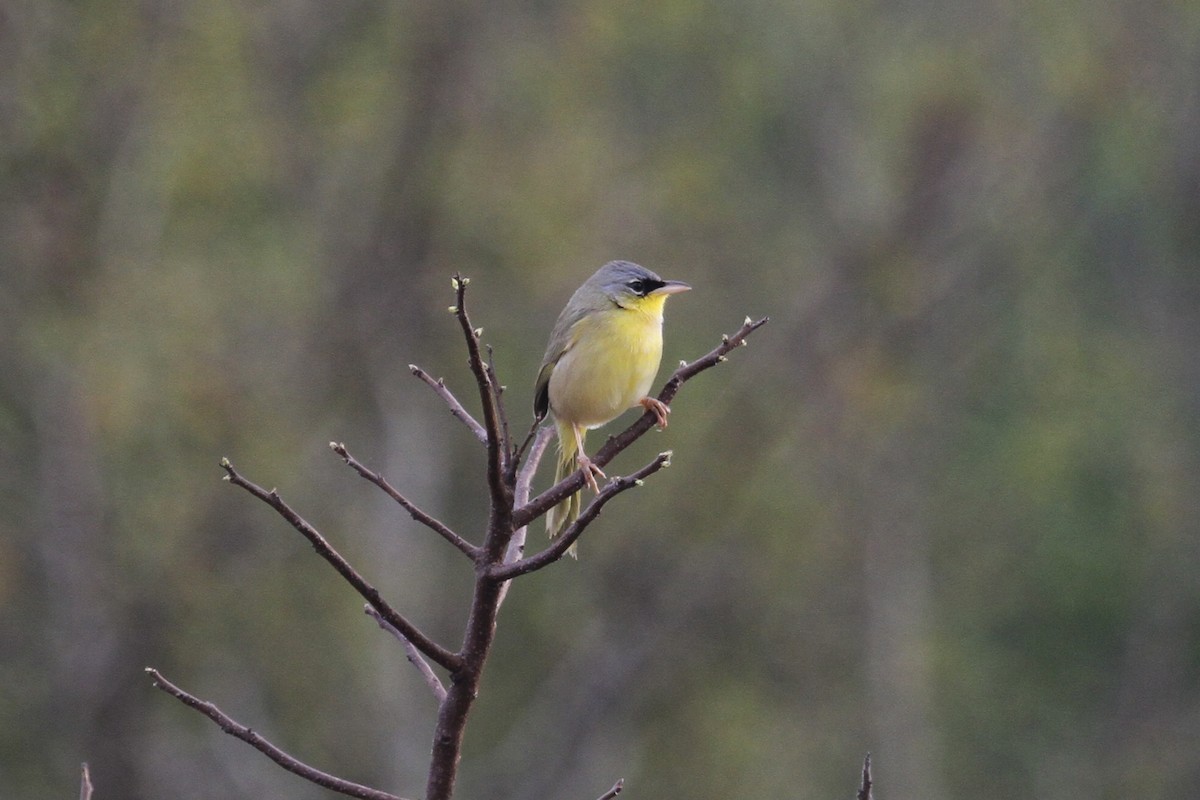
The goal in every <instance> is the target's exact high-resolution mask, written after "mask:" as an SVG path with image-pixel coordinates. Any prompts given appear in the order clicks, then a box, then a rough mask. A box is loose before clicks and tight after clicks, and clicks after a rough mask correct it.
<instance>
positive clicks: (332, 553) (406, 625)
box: [221, 458, 462, 672]
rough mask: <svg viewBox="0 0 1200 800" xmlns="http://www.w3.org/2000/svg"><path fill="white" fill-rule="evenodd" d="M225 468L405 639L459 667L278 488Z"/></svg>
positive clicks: (456, 660)
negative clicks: (357, 569) (305, 518)
mask: <svg viewBox="0 0 1200 800" xmlns="http://www.w3.org/2000/svg"><path fill="white" fill-rule="evenodd" d="M221 468H222V469H224V470H225V473H226V476H225V479H226V480H228V481H229V482H230V483H232V484H233V485H234V486H239V487H241V488H243V489H245V490H246V491H247V492H249V493H250V494H252V495H254V496H255V497H257V498H258V499H259V500H261V501H263V502H264V503H266V504H267V505H269V506H270V507H271V508H273V509H275V511H276V512H277V513H278V514H279V516H281V517H283V518H284V519H285V520H287V522H288V523H289V524H290V525H291V526H292V527H293V528H295V529H296V530H297V531H299V532H300V533H301V534H302V535H303V536H304V538H306V539H308V541H309V543H310V544H312V546H313V549H314V550H316V551H317V554H318V555H319V556H321V558H323V559H325V560H326V561H328V562H329V564H330V565H331V566H332V567H333V568H334V569H335V570H337V572H338V574H339V575H341V576H342V577H343V578H344V579H345V580H346V582H347V583H349V584H350V585H351V586H353V587H354V588H355V590H356V591H357V592H358V593H359V594H360V595H362V597H363V599H364V600H366V601H367V602H368V603H370V604H371V605H372V606H373V607H374V608H375V610H377V611H378V612H379V613H380V614H381V615H382V616H383V618H384V619H386V620H387V621H388V622H390V623H391V624H392V625H393V626H395V628H396V629H397V630H399V631H400V632H401V633H403V634H404V636H405V638H407V639H408V640H409V641H411V642H412V643H413V644H414V645H416V647H417V649H418V650H420V651H421V652H422V653H424V654H425V655H427V656H429V658H431V659H433V661H434V663H436V664H438V665H440V666H442V667H444V668H446V669H448V670H450V671H451V672H453V671H454V670H456V669H458V667H459V666H460V665H461V662H462V659H461V658H459V656H458V655H456V654H455V653H451V652H450V651H449V650H447V649H446V648H444V647H442V646H441V645H440V644H438V643H437V642H435V641H433V640H432V639H430V638H429V637H428V636H426V635H425V634H424V633H422V632H421V630H420V629H419V628H417V626H416V625H413V624H412V623H411V622H409V621H408V620H407V619H405V618H404V617H403V616H401V615H400V613H399V612H397V611H396V610H395V609H394V608H392V607H391V606H390V605H388V604H387V602H386V601H385V600H384V599H383V597H382V595H380V594H379V590H378V589H376V588H375V587H374V586H372V585H371V584H369V583H367V581H366V579H364V578H363V577H362V576H361V575H359V574H358V572H357V571H356V570H355V569H354V567H352V566H350V563H349V562H348V561H346V559H344V558H342V556H341V555H340V554H339V553H338V552H337V551H336V550H334V549H333V547H332V546H330V544H329V542H327V541H325V537H323V536H321V534H320V533H318V532H317V529H316V528H314V527H313V526H312V525H310V524H309V523H308V522H306V521H305V520H304V519H303V518H302V517H301V516H300V515H299V514H297V513H296V512H295V511H293V510H292V508H291V506H289V505H288V504H287V503H285V502H283V499H282V498H281V497H280V496H279V492H277V491H275V490H274V489H272V490H270V491H267V490H266V489H264V488H262V487H261V486H259V485H257V484H255V483H251V482H250V481H248V480H246V479H245V478H243V477H242V476H241V474H240V473H238V472H237V470H235V469H234V468H233V464H231V463H230V462H229V459H227V458H224V459H221Z"/></svg>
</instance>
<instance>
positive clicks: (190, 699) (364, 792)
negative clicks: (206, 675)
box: [146, 667, 403, 800]
mask: <svg viewBox="0 0 1200 800" xmlns="http://www.w3.org/2000/svg"><path fill="white" fill-rule="evenodd" d="M146 673H147V674H148V675H149V676H150V679H151V681H153V683H154V686H155V687H156V688H159V689H162V690H163V691H164V692H166V693H167V694H169V695H171V696H172V697H174V698H176V699H177V700H179V702H181V703H183V704H184V705H185V706H188V707H189V708H193V709H195V710H196V711H199V712H200V713H201V714H203V715H204V716H206V717H208V718H209V719H211V720H212V721H213V722H215V723H217V725H218V726H219V727H220V728H221V730H223V731H224V732H225V733H228V734H229V735H230V736H233V737H235V738H237V739H241V740H242V741H243V742H245V743H246V744H248V745H250V746H251V747H253V748H254V749H255V750H258V751H259V752H260V753H262V754H263V755H265V756H266V757H267V758H269V759H271V760H272V761H274V762H275V763H276V764H278V765H279V766H281V767H283V768H284V769H286V770H287V771H288V772H292V773H295V774H296V775H299V776H300V777H301V778H304V779H305V780H307V781H310V782H311V783H315V784H317V785H318V786H323V787H325V788H326V789H331V790H332V791H335V792H339V793H340V794H345V795H349V796H350V797H359V798H362V800H403V798H400V797H397V796H396V795H394V794H389V793H387V792H383V791H380V790H379V789H372V788H371V787H370V786H363V785H362V784H359V783H354V782H352V781H348V780H345V779H343V778H338V777H336V776H334V775H330V774H329V773H327V772H322V771H321V770H319V769H317V768H316V767H310V766H309V765H308V764H305V763H304V762H302V761H300V760H298V759H296V758H295V757H293V756H290V755H288V754H287V753H285V752H284V751H282V750H280V749H279V748H278V747H276V746H275V745H273V744H271V743H270V742H269V741H267V740H266V739H264V738H263V737H262V736H261V735H260V734H257V733H255V732H254V731H252V730H251V729H250V728H247V727H246V726H245V725H243V724H241V723H240V722H238V721H237V720H235V719H233V718H232V717H230V716H228V715H227V714H225V713H224V712H223V711H221V709H219V708H217V707H216V706H215V705H213V704H212V703H210V702H208V701H207V700H201V699H200V698H198V697H195V696H193V695H191V694H188V693H187V692H185V691H184V690H182V689H180V688H179V687H178V686H176V685H175V684H173V683H171V682H170V681H168V680H167V679H166V678H164V677H163V676H162V675H161V674H159V672H158V670H156V669H154V668H153V667H146Z"/></svg>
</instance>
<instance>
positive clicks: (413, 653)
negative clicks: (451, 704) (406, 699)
mask: <svg viewBox="0 0 1200 800" xmlns="http://www.w3.org/2000/svg"><path fill="white" fill-rule="evenodd" d="M363 611H364V612H365V613H366V614H367V615H368V616H369V617H371V619H373V620H375V621H376V622H377V623H379V627H381V628H383V629H384V630H385V631H387V632H388V633H390V634H391V635H392V636H395V637H396V639H397V640H398V641H399V642H400V644H401V645H403V646H404V655H405V657H407V658H408V663H410V664H412V665H413V666H414V667H416V668H417V672H420V673H421V677H422V678H424V679H425V685H426V686H428V687H429V691H431V692H433V696H434V697H435V698H437V701H438V704H439V705H440V704H441V702H442V701H443V700H445V699H446V687H445V686H444V685H443V684H442V681H441V679H440V678H438V676H437V673H435V672H434V671H433V667H431V666H429V662H428V661H426V660H425V656H423V655H421V651H420V650H418V649H417V648H416V646H415V645H414V644H413V643H412V642H410V641H409V640H408V639H406V638H405V637H404V634H403V633H401V632H400V631H398V630H396V628H395V626H393V625H392V623H390V622H388V621H387V620H386V619H384V618H383V616H382V615H381V614H380V613H379V612H378V611H376V610H375V609H374V608H372V607H371V606H370V605H366V606H363Z"/></svg>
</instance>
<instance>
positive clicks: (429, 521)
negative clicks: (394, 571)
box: [329, 442, 479, 560]
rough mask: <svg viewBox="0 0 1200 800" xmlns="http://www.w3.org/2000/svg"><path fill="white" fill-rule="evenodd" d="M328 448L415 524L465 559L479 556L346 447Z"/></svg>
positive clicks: (332, 446) (337, 443)
mask: <svg viewBox="0 0 1200 800" xmlns="http://www.w3.org/2000/svg"><path fill="white" fill-rule="evenodd" d="M329 447H330V449H331V450H333V452H335V453H337V454H338V455H339V456H341V457H342V460H343V461H345V462H346V463H347V464H348V465H349V466H350V468H351V469H352V470H354V471H355V472H357V473H358V474H359V475H361V476H362V477H364V478H366V479H367V480H369V481H370V482H371V483H373V484H375V485H376V486H378V487H379V488H380V489H382V490H383V491H384V493H386V494H387V496H388V497H390V498H392V499H393V500H395V501H396V502H397V503H399V504H400V506H401V507H402V508H403V509H404V510H405V511H407V512H408V513H409V516H411V517H412V518H413V519H415V520H416V521H417V522H419V523H421V524H422V525H424V526H425V527H427V528H429V529H430V530H431V531H433V532H434V533H436V534H437V535H438V536H441V537H442V538H443V539H445V540H446V541H447V542H449V543H450V544H452V545H454V546H455V547H456V548H458V549H459V550H460V551H462V552H463V553H465V554H466V556H467V558H470V559H472V560H474V559H475V557H476V556H477V555H478V554H479V548H477V547H475V545H473V544H471V543H470V542H468V541H467V540H466V539H464V538H462V537H461V536H459V535H458V534H457V533H455V532H454V531H452V530H450V528H449V527H447V526H446V525H445V524H444V523H442V522H439V521H438V520H436V519H434V518H433V517H431V516H430V515H429V514H426V513H425V512H424V511H422V510H421V509H419V508H417V507H416V505H414V504H413V502H412V501H411V500H409V499H408V498H407V497H405V496H404V495H402V494H400V493H399V492H397V491H396V490H395V489H394V488H392V485H391V484H390V483H388V482H387V479H386V478H384V477H383V476H382V475H380V474H379V473H378V472H373V471H372V470H369V469H367V468H366V467H365V466H363V464H362V462H360V461H359V460H358V459H357V458H355V457H354V456H352V455H350V452H349V451H348V450H346V445H344V444H341V443H340V442H330V443H329Z"/></svg>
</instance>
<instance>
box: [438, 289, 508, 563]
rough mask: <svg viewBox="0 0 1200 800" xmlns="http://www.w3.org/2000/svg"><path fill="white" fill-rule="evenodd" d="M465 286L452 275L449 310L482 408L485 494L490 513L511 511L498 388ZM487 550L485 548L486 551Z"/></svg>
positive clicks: (495, 529)
mask: <svg viewBox="0 0 1200 800" xmlns="http://www.w3.org/2000/svg"><path fill="white" fill-rule="evenodd" d="M468 283H470V279H469V278H464V277H463V276H462V275H459V274H455V276H454V280H453V285H454V291H455V304H454V306H452V310H453V312H454V315H455V316H456V317H457V318H458V323H459V325H460V326H461V327H462V330H463V338H464V339H466V342H467V355H468V364H469V365H470V367H471V372H472V374H474V375H475V383H476V384H478V386H479V402H480V404H481V405H482V406H483V427H484V430H485V431H487V449H488V460H487V480H488V491H489V493H490V495H491V498H492V510H493V512H500V511H504V510H507V509H508V508H511V502H512V497H511V495H510V493H509V489H508V486H507V485H506V484H505V482H504V472H505V470H504V464H505V461H506V460H507V459H508V452H509V443H508V440H507V439H506V438H505V437H504V431H503V430H502V428H501V424H500V412H499V406H500V399H499V398H500V386H499V384H497V383H496V382H495V380H494V376H493V375H492V374H491V373H490V372H489V371H488V368H487V364H486V363H485V362H484V360H483V353H482V352H481V351H480V349H479V334H480V333H481V332H482V331H481V330H477V329H476V328H474V327H472V325H471V318H470V317H469V316H468V315H467V306H466V298H467V284H468ZM506 527H507V526H498V527H494V528H493V529H492V530H493V531H498V530H502V529H503V528H506ZM487 546H488V545H486V544H485V547H487Z"/></svg>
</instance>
